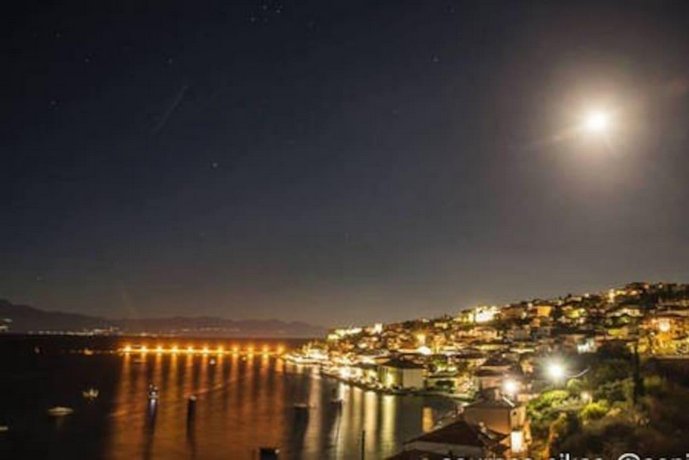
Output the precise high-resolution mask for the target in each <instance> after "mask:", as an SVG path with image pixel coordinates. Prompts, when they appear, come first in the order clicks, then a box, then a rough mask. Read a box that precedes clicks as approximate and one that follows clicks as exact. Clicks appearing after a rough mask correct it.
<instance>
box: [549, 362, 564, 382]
mask: <svg viewBox="0 0 689 460" xmlns="http://www.w3.org/2000/svg"><path fill="white" fill-rule="evenodd" d="M546 373H547V374H548V377H549V378H550V380H552V381H554V382H556V383H557V382H561V381H562V380H563V379H564V378H565V367H564V366H563V365H562V363H560V362H557V361H552V362H550V363H548V365H547V367H546Z"/></svg>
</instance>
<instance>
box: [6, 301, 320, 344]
mask: <svg viewBox="0 0 689 460" xmlns="http://www.w3.org/2000/svg"><path fill="white" fill-rule="evenodd" d="M0 323H4V324H6V325H7V326H8V329H9V332H12V333H39V332H52V333H59V332H85V331H92V330H94V329H101V330H107V329H112V330H113V331H116V332H117V333H120V334H140V333H149V334H161V335H177V336H188V337H191V336H194V337H285V338H290V337H295V338H296V337H321V336H323V335H324V334H325V332H326V329H325V328H322V327H320V326H314V325H311V324H308V323H304V322H299V321H291V322H285V321H280V320H230V319H224V318H216V317H181V316H178V317H170V318H140V319H108V318H102V317H97V316H88V315H80V314H74V313H64V312H59V311H46V310H40V309H38V308H34V307H29V306H26V305H14V304H12V303H10V302H8V301H6V300H0Z"/></svg>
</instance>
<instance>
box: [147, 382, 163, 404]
mask: <svg viewBox="0 0 689 460" xmlns="http://www.w3.org/2000/svg"><path fill="white" fill-rule="evenodd" d="M158 396H160V391H159V390H158V387H157V386H155V385H153V384H150V385H149V386H148V399H149V400H151V401H156V400H157V399H158Z"/></svg>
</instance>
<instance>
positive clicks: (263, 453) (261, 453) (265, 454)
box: [258, 447, 280, 460]
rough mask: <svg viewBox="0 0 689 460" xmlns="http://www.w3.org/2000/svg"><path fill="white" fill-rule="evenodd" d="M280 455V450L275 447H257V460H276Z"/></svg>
mask: <svg viewBox="0 0 689 460" xmlns="http://www.w3.org/2000/svg"><path fill="white" fill-rule="evenodd" d="M279 455H280V449H278V448H276V447H259V448H258V458H259V460H277V459H278V456H279Z"/></svg>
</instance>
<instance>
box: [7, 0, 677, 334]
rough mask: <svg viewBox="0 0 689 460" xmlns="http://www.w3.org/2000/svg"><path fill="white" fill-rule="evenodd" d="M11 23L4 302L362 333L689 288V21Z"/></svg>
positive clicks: (669, 6)
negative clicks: (594, 111)
mask: <svg viewBox="0 0 689 460" xmlns="http://www.w3.org/2000/svg"><path fill="white" fill-rule="evenodd" d="M12 8H14V10H7V11H6V14H4V15H3V16H4V18H3V20H2V21H3V27H2V44H3V53H2V61H3V62H2V64H3V65H2V68H3V77H4V78H3V80H4V84H3V85H2V88H1V89H0V91H2V101H3V103H2V107H1V108H0V110H1V114H2V123H0V135H1V139H0V141H1V145H0V149H1V151H2V155H3V160H2V167H0V192H1V193H2V197H3V199H2V202H1V204H2V216H3V219H2V224H1V225H0V297H5V298H8V299H10V300H12V301H14V302H24V303H30V304H33V305H35V306H37V307H43V308H50V309H62V310H67V311H77V312H84V313H91V314H99V315H108V316H149V315H150V316H159V315H172V314H174V315H177V314H181V315H198V314H209V315H222V316H225V317H230V318H282V319H302V320H307V321H311V322H313V323H320V324H335V323H337V324H345V323H360V322H371V321H374V320H393V319H401V318H410V317H417V316H424V315H435V314H440V313H445V312H454V311H457V310H458V309H459V308H461V307H465V306H469V305H471V304H473V303H476V302H503V301H509V300H519V299H522V298H526V297H531V296H537V295H551V294H562V293H567V292H578V291H588V290H595V289H600V288H604V287H608V286H611V285H615V284H620V283H624V282H627V281H632V280H637V279H649V280H669V281H671V280H674V281H688V280H689V263H688V262H687V261H688V260H689V225H688V224H689V214H688V213H687V200H688V198H689V184H688V183H687V178H688V177H689V157H688V155H689V139H688V138H687V136H688V135H689V130H688V129H687V127H689V110H688V106H687V104H688V102H689V5H687V4H686V2H682V1H677V2H671V1H664V2H646V1H624V2H600V1H595V2H582V1H576V2H574V1H573V2H552V1H547V2H523V3H522V2H513V1H503V2H488V1H476V2H450V1H442V2H433V1H428V2H426V1H424V2H421V1H414V2H411V1H410V2H397V1H395V2H393V1H390V2H372V1H365V2H356V1H348V2H330V1H328V2H324V1H313V2H294V1H290V0H285V1H281V2H274V1H263V2H261V1H252V2H228V1H222V2H194V3H192V2H188V1H176V0H173V1H166V2H139V1H113V2H90V1H89V2H41V3H35V2H21V5H14V7H12ZM599 107H605V109H606V110H609V111H610V113H611V114H612V117H611V118H612V125H613V128H612V129H611V132H608V133H605V135H604V136H592V135H586V134H584V133H581V132H580V131H579V130H578V129H577V128H576V127H577V126H578V125H579V124H580V122H581V117H582V116H583V114H584V113H585V112H586V111H587V110H591V108H599Z"/></svg>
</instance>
